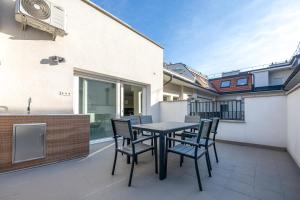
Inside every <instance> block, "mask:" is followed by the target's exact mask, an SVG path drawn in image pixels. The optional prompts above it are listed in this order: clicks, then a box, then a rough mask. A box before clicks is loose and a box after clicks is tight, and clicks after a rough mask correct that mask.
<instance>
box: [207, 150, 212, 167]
mask: <svg viewBox="0 0 300 200" xmlns="http://www.w3.org/2000/svg"><path fill="white" fill-rule="evenodd" d="M206 152H207V159H208V164H209V169H210V170H212V167H211V161H210V156H209V150H208V148H206Z"/></svg>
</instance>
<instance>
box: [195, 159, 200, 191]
mask: <svg viewBox="0 0 300 200" xmlns="http://www.w3.org/2000/svg"><path fill="white" fill-rule="evenodd" d="M195 169H196V174H197V181H198V186H199V190H200V191H202V184H201V180H200V173H199V168H198V160H197V159H196V158H195Z"/></svg>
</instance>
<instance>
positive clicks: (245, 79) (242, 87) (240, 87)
mask: <svg viewBox="0 0 300 200" xmlns="http://www.w3.org/2000/svg"><path fill="white" fill-rule="evenodd" d="M209 82H210V83H211V85H212V86H213V87H214V88H215V90H216V91H217V92H218V93H220V94H222V93H234V92H248V91H251V90H252V74H250V73H248V72H242V73H241V72H239V71H235V72H228V73H223V74H222V77H220V78H215V79H210V80H209Z"/></svg>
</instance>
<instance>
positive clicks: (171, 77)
mask: <svg viewBox="0 0 300 200" xmlns="http://www.w3.org/2000/svg"><path fill="white" fill-rule="evenodd" d="M172 80H173V75H170V80H168V81H167V82H165V83H164V86H166V85H168V84H169V83H171V82H172Z"/></svg>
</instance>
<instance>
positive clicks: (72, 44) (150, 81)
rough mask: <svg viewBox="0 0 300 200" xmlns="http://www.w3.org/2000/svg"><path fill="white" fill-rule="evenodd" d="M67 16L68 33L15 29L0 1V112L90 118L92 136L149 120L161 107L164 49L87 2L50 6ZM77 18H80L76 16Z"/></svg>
mask: <svg viewBox="0 0 300 200" xmlns="http://www.w3.org/2000/svg"><path fill="white" fill-rule="evenodd" d="M50 1H51V2H53V3H57V4H58V5H60V6H61V7H63V8H65V10H66V11H67V19H66V21H67V33H68V35H66V36H64V37H59V36H57V37H56V40H55V41H53V40H52V39H53V37H52V35H51V34H49V33H47V32H43V31H40V30H38V29H35V28H32V27H29V26H28V27H27V29H26V30H25V31H23V30H22V26H21V24H20V23H18V22H16V20H15V1H11V0H2V1H1V2H0V24H1V29H0V91H1V94H0V113H19V114H25V113H26V112H27V110H26V108H27V104H28V103H27V102H28V99H29V98H30V97H31V98H32V104H31V113H32V114H51V113H56V114H73V113H75V114H89V115H90V116H91V125H92V126H91V128H92V131H96V132H97V133H99V134H98V135H97V134H96V136H95V137H94V138H93V139H97V137H107V136H109V135H111V125H110V119H111V118H112V117H120V116H123V115H129V114H151V115H152V116H153V119H154V120H155V121H159V120H160V119H159V117H160V110H159V102H160V101H162V100H163V48H162V47H161V46H159V45H158V44H157V43H155V42H153V41H152V40H150V39H149V38H147V37H146V36H144V35H142V34H141V33H139V32H137V31H136V30H134V29H132V28H131V27H130V26H128V25H127V24H125V23H124V22H122V21H121V20H119V19H117V18H116V17H114V16H112V15H111V14H110V13H108V12H106V11H104V10H102V9H101V8H99V7H98V6H96V5H95V4H93V3H91V2H90V1H87V0H73V1H72V3H70V1H69V0H50ZM83 13H84V14H83Z"/></svg>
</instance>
